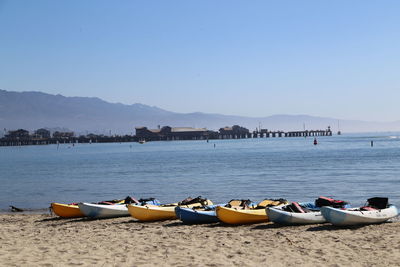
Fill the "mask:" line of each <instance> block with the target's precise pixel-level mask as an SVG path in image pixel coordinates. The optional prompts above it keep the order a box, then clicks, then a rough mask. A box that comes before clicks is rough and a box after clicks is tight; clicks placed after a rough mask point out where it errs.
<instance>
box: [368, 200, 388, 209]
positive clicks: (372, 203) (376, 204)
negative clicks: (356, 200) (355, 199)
mask: <svg viewBox="0 0 400 267" xmlns="http://www.w3.org/2000/svg"><path fill="white" fill-rule="evenodd" d="M388 204H389V199H388V198H387V197H373V198H369V199H368V206H369V207H373V208H376V209H386V208H387V207H388Z"/></svg>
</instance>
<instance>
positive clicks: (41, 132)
mask: <svg viewBox="0 0 400 267" xmlns="http://www.w3.org/2000/svg"><path fill="white" fill-rule="evenodd" d="M34 137H36V138H41V139H49V138H51V134H50V131H49V130H46V129H43V128H41V129H38V130H36V131H35V134H34Z"/></svg>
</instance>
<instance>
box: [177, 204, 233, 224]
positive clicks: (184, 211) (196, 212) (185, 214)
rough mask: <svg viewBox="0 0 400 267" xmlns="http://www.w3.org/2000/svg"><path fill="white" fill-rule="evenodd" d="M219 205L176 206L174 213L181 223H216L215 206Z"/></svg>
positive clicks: (217, 220)
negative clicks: (199, 206) (194, 207)
mask: <svg viewBox="0 0 400 267" xmlns="http://www.w3.org/2000/svg"><path fill="white" fill-rule="evenodd" d="M223 205H225V204H220V205H210V206H206V207H202V208H197V209H193V208H183V207H176V208H175V214H176V217H178V218H179V219H180V220H181V221H182V222H183V223H186V224H200V223H216V222H219V219H218V217H217V214H216V212H215V208H216V207H217V206H223Z"/></svg>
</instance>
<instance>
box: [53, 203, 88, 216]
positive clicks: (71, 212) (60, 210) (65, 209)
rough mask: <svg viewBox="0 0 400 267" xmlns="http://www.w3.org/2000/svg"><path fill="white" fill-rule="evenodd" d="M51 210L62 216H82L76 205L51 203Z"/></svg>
mask: <svg viewBox="0 0 400 267" xmlns="http://www.w3.org/2000/svg"><path fill="white" fill-rule="evenodd" d="M51 209H52V210H53V212H54V213H55V214H56V215H58V216H60V217H63V218H79V217H84V215H83V213H82V212H81V211H80V210H79V207H78V205H73V204H61V203H51Z"/></svg>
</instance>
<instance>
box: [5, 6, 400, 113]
mask: <svg viewBox="0 0 400 267" xmlns="http://www.w3.org/2000/svg"><path fill="white" fill-rule="evenodd" d="M399 14H400V1H366V0H360V1H356V0H354V1H347V0H338V1H321V0H315V1H307V0H304V1H298V0H292V1H268V0H262V1H254V0H252V1H244V0H243V1H235V0H229V1H222V0H218V1H216V0H201V1H200V0H199V1H194V0H193V1H190V0H181V1H172V0H168V1H166V0H160V1H133V0H132V1H99V0H96V1H87V0H85V1H78V0H75V1H74V0H72V1H40V0H35V1H28V0H26V1H18V0H12V1H11V0H10V1H5V0H0V88H2V89H5V90H10V91H42V92H48V93H52V94H58V93H59V94H63V95H66V96H97V97H100V98H102V99H104V100H107V101H110V102H121V103H125V104H132V103H143V104H148V105H155V106H158V107H161V108H164V109H167V110H171V111H176V112H195V111H202V112H210V113H223V114H237V115H245V116H268V115H272V114H309V115H317V116H329V117H336V118H342V119H364V120H380V121H390V120H400V15H399Z"/></svg>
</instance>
